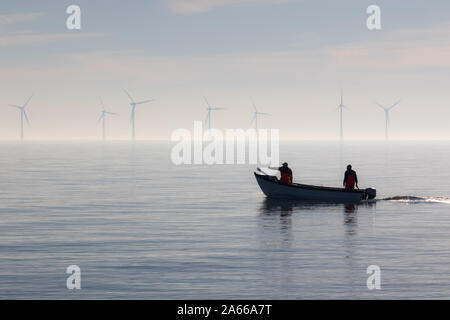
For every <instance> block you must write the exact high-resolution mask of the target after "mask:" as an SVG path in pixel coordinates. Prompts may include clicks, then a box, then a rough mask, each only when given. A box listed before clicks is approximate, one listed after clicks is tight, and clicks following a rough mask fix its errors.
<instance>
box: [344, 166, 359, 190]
mask: <svg viewBox="0 0 450 320" xmlns="http://www.w3.org/2000/svg"><path fill="white" fill-rule="evenodd" d="M355 184H356V187H357V188H358V189H359V187H358V176H357V175H356V172H355V171H353V170H352V166H351V165H350V164H349V165H348V166H347V171H345V175H344V188H345V190H355Z"/></svg>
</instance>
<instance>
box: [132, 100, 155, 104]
mask: <svg viewBox="0 0 450 320" xmlns="http://www.w3.org/2000/svg"><path fill="white" fill-rule="evenodd" d="M154 100H155V99H150V100H144V101H139V102H135V103H134V104H143V103H147V102H150V101H154Z"/></svg>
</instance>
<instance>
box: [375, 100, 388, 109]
mask: <svg viewBox="0 0 450 320" xmlns="http://www.w3.org/2000/svg"><path fill="white" fill-rule="evenodd" d="M375 104H376V105H377V106H379V107H380V108H381V109H383V110H386V108H385V107H384V106H382V105H381V104H379V103H378V102H375Z"/></svg>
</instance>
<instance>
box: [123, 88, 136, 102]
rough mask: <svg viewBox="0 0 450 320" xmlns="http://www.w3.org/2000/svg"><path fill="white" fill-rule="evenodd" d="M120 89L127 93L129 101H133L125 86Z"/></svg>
mask: <svg viewBox="0 0 450 320" xmlns="http://www.w3.org/2000/svg"><path fill="white" fill-rule="evenodd" d="M122 90H123V91H124V92H125V93H126V94H127V96H128V98H130V100H131V102H133V103H134V100H133V98H132V97H131V95H130V94H129V93H128V91H127V90H125V88H122Z"/></svg>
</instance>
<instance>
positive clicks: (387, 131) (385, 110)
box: [376, 100, 401, 141]
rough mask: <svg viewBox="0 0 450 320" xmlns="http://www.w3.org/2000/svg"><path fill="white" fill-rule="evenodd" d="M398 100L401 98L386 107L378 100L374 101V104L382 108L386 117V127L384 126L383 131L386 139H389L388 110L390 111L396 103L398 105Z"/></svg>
mask: <svg viewBox="0 0 450 320" xmlns="http://www.w3.org/2000/svg"><path fill="white" fill-rule="evenodd" d="M400 101H401V100H398V101H397V102H396V103H394V104H393V105H391V106H390V107H387V108H386V107H385V106H383V105H381V104H379V103H378V102H376V105H377V106H379V107H380V108H381V109H383V110H384V115H385V118H386V127H385V131H384V137H385V139H386V141H388V140H389V111H391V110H392V108H394V107H395V106H396V105H398V104H399V103H400Z"/></svg>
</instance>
